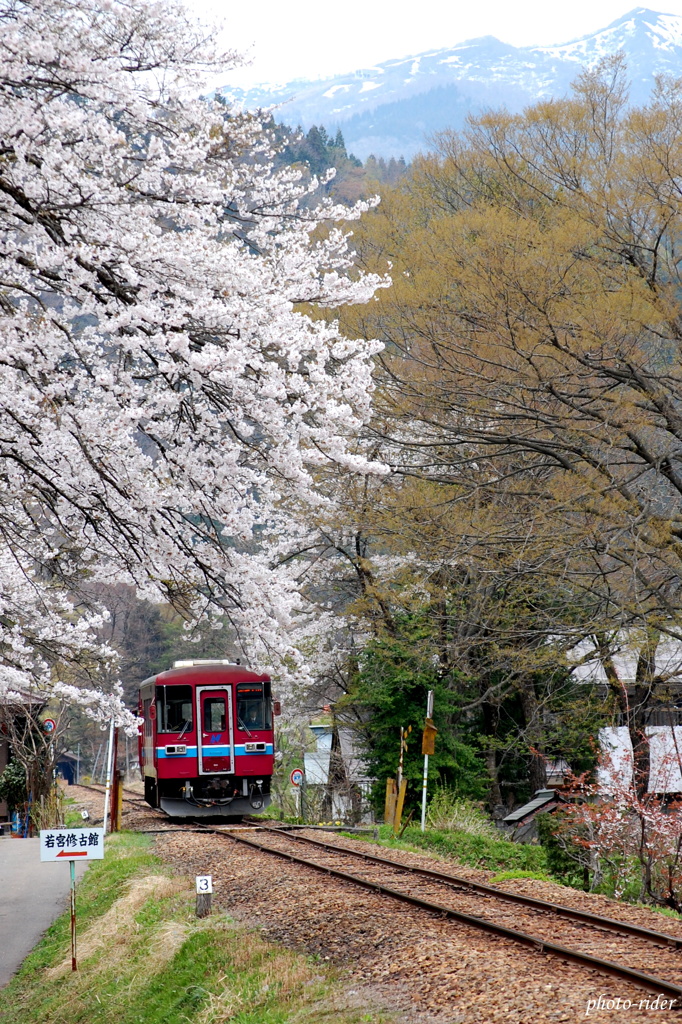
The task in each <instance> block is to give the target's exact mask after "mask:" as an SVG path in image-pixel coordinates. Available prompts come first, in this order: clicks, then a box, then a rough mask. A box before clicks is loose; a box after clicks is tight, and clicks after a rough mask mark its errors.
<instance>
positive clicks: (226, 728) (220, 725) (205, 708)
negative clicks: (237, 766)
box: [196, 686, 234, 775]
mask: <svg viewBox="0 0 682 1024" xmlns="http://www.w3.org/2000/svg"><path fill="white" fill-rule="evenodd" d="M196 699H197V723H198V725H199V728H198V730H197V733H198V736H197V739H198V743H197V748H198V750H197V753H198V755H199V775H220V774H227V773H228V772H234V743H233V739H232V691H231V689H230V688H229V687H227V686H197V697H196Z"/></svg>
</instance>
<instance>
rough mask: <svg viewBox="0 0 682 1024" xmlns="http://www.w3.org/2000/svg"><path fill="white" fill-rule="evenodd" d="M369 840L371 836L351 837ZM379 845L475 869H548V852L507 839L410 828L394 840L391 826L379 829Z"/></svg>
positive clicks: (532, 870) (534, 870) (543, 871)
mask: <svg viewBox="0 0 682 1024" xmlns="http://www.w3.org/2000/svg"><path fill="white" fill-rule="evenodd" d="M352 838H353V839H368V840H369V841H370V842H372V838H371V836H359V835H354V836H352ZM379 842H380V843H381V844H382V845H383V846H388V847H392V848H394V849H403V850H405V849H409V850H417V851H420V852H421V851H423V850H427V851H429V852H430V853H437V854H439V855H440V856H441V857H446V858H448V859H450V860H455V861H457V862H458V863H459V864H466V865H468V866H469V867H473V868H483V869H486V870H489V871H530V872H533V873H540V874H544V873H545V872H546V870H547V863H546V860H545V851H544V850H543V848H542V847H541V846H534V845H531V844H529V843H510V842H509V841H508V840H507V839H495V838H490V837H489V836H480V835H478V836H474V835H470V834H469V833H468V832H439V831H436V830H435V829H427V830H426V832H422V831H421V829H420V828H419V827H418V826H415V827H411V828H407V829H406V830H405V832H404V834H403V837H402V839H395V838H394V836H393V831H392V829H391V827H390V826H389V825H381V826H380V827H379Z"/></svg>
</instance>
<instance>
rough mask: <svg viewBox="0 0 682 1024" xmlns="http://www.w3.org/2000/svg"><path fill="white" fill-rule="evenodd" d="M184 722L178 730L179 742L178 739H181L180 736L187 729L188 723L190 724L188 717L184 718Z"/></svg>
mask: <svg viewBox="0 0 682 1024" xmlns="http://www.w3.org/2000/svg"><path fill="white" fill-rule="evenodd" d="M184 722H185V724H184V725H183V727H182V729H181V730H180V732H179V734H178V743H179V742H180V740H181V739H182V737H183V736H184V735H185V733H186V732H187V730H188V729H189V727H190V725H191V724H192V723H191V722H190V720H189V719H188V718H185V720H184Z"/></svg>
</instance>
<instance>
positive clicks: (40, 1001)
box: [0, 833, 394, 1024]
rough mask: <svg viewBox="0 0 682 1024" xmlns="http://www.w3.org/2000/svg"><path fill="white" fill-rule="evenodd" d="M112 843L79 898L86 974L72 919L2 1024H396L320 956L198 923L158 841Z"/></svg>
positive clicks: (7, 991)
mask: <svg viewBox="0 0 682 1024" xmlns="http://www.w3.org/2000/svg"><path fill="white" fill-rule="evenodd" d="M107 844H108V849H107V855H106V857H105V859H104V860H103V861H98V862H95V863H94V864H93V865H92V866H91V868H90V870H89V871H88V872H87V875H86V876H85V877H84V879H83V881H82V882H81V883H80V884H79V888H78V900H77V904H78V970H77V971H75V972H74V971H72V969H71V954H70V933H69V917H68V915H63V916H62V917H60V918H59V919H58V920H57V921H56V922H55V923H54V924H53V925H52V926H51V927H50V928H49V930H48V931H47V933H46V934H45V936H44V938H43V939H42V941H41V942H40V943H39V944H38V945H37V946H36V948H35V949H34V950H33V952H32V953H31V954H30V955H29V956H28V958H27V959H26V960H25V962H24V964H23V965H22V967H21V969H20V970H19V972H18V973H17V975H15V977H14V978H13V979H12V981H11V982H10V983H9V984H8V985H7V986H6V987H5V988H4V989H3V990H2V999H1V1000H0V1022H2V1024H57V1022H60V1024H61V1022H63V1021H69V1022H70V1024H80V1022H83V1024H85V1022H87V1024H140V1022H142V1024H187V1022H188V1021H191V1022H192V1024H225V1022H227V1021H230V1022H234V1024H282V1022H284V1021H296V1022H297V1024H319V1022H320V1021H330V1022H334V1024H361V1022H371V1024H393V1022H394V1018H392V1017H391V1015H390V1014H387V1013H385V1012H383V1011H382V1010H381V1008H380V1007H378V1006H377V1008H376V1009H373V1008H372V1004H373V1003H376V1002H377V1000H376V999H374V998H373V997H372V995H371V993H369V992H368V991H367V990H365V991H362V992H360V991H358V990H357V989H355V990H354V989H353V987H352V986H349V985H348V982H347V979H345V980H344V979H341V978H340V977H338V975H337V972H336V971H335V970H334V968H332V967H330V966H329V965H327V964H325V963H324V962H320V961H319V960H318V959H317V958H314V957H310V956H308V955H305V954H304V953H299V952H296V951H294V950H290V949H287V948H285V947H284V946H283V945H281V944H278V943H275V942H272V941H268V939H267V938H265V937H263V936H262V935H261V934H259V932H258V931H256V930H255V929H254V928H253V927H251V928H249V927H248V926H246V925H245V924H243V923H239V922H237V921H236V920H235V919H234V917H232V916H231V915H229V914H228V913H225V912H221V911H220V910H218V911H217V912H216V913H214V914H212V915H211V916H210V917H207V918H203V919H197V917H196V915H195V895H194V878H193V877H190V876H189V875H188V874H187V872H186V869H184V868H183V865H182V864H180V865H174V866H172V865H170V864H169V862H168V861H167V860H166V861H164V860H163V859H162V858H161V857H159V856H157V855H156V854H155V853H154V850H153V845H154V840H153V838H151V837H147V836H144V835H141V834H132V833H120V834H118V835H115V836H112V837H110V838H109V839H108V840H107Z"/></svg>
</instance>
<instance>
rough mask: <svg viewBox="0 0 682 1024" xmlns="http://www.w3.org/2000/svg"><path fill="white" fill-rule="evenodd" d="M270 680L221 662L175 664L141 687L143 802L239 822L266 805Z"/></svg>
mask: <svg viewBox="0 0 682 1024" xmlns="http://www.w3.org/2000/svg"><path fill="white" fill-rule="evenodd" d="M273 712H274V713H275V714H279V702H275V704H274V706H273V701H272V694H271V688H270V679H269V677H268V676H265V675H257V674H256V673H255V672H250V671H249V670H248V669H247V668H244V667H243V666H241V665H233V664H231V663H229V662H227V661H176V662H175V664H174V665H173V668H172V669H169V670H168V671H167V672H161V673H160V675H158V676H152V677H150V678H149V679H145V681H144V682H143V683H142V684H141V686H140V701H139V708H138V714H139V715H140V717H141V718H143V719H144V725H143V726H142V727H141V729H140V735H139V753H140V771H141V772H142V778H143V779H144V795H145V800H146V801H147V803H148V804H150V805H151V806H152V807H160V808H161V809H162V810H163V811H165V812H166V814H169V815H171V816H172V817H174V818H196V817H202V816H205V817H208V816H211V817H213V816H216V815H218V816H222V817H224V818H226V819H234V818H240V817H241V816H242V815H243V814H248V813H252V812H254V811H262V810H263V809H264V808H265V807H267V806H268V804H269V803H270V777H271V776H272V770H273V765H274V759H275V749H274V732H273V724H272V716H273Z"/></svg>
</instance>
